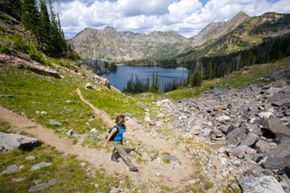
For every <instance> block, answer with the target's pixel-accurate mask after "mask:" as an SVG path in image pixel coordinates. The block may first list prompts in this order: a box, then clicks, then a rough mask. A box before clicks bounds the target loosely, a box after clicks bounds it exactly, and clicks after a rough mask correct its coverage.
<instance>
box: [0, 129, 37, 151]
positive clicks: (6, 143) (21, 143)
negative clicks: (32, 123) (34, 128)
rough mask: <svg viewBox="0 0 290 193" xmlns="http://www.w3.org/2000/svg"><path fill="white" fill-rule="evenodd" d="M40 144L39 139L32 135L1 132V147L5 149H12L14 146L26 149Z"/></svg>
mask: <svg viewBox="0 0 290 193" xmlns="http://www.w3.org/2000/svg"><path fill="white" fill-rule="evenodd" d="M38 144H39V141H38V140H37V139H35V138H32V137H27V136H24V135H18V134H8V133H1V132H0V149H4V150H11V149H14V148H22V149H26V148H30V147H33V146H35V145H38Z"/></svg>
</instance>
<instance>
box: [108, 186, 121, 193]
mask: <svg viewBox="0 0 290 193" xmlns="http://www.w3.org/2000/svg"><path fill="white" fill-rule="evenodd" d="M119 192H121V189H120V188H115V187H113V188H112V189H111V190H110V193H119Z"/></svg>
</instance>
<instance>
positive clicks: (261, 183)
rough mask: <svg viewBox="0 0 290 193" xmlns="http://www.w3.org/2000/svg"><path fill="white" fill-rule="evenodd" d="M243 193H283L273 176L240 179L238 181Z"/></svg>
mask: <svg viewBox="0 0 290 193" xmlns="http://www.w3.org/2000/svg"><path fill="white" fill-rule="evenodd" d="M238 182H239V184H240V186H241V189H242V191H243V193H285V192H284V190H283V188H282V186H281V185H280V183H279V182H278V181H277V180H276V179H275V178H274V177H273V176H262V177H253V176H246V177H241V178H240V179H239V180H238Z"/></svg>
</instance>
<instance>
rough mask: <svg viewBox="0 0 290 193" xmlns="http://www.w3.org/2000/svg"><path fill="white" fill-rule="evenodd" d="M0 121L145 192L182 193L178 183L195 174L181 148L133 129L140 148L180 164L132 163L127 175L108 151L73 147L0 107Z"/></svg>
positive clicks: (101, 114)
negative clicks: (163, 188) (168, 192)
mask: <svg viewBox="0 0 290 193" xmlns="http://www.w3.org/2000/svg"><path fill="white" fill-rule="evenodd" d="M77 94H78V95H79V96H80V99H81V100H82V101H83V102H84V103H85V104H87V105H88V106H89V107H90V108H91V109H92V110H93V112H94V113H95V114H96V115H97V116H98V117H99V118H101V119H102V120H103V122H104V123H105V124H106V125H108V126H109V125H110V126H111V125H113V124H114V122H113V121H112V120H111V118H110V116H109V115H108V114H107V113H105V112H103V111H101V110H99V109H97V108H95V107H94V106H93V105H92V104H91V103H89V102H88V101H86V100H85V99H84V98H83V96H82V95H81V92H80V91H79V90H78V91H77ZM0 121H2V122H7V123H9V124H10V125H11V127H12V128H14V129H13V130H14V131H15V132H20V131H24V132H26V133H28V134H31V135H33V136H34V137H36V138H37V139H39V140H41V141H42V142H43V143H44V144H47V145H50V146H53V147H55V148H56V149H57V150H58V151H60V152H63V153H64V154H67V155H68V154H69V155H75V156H76V157H77V158H78V159H79V160H84V161H87V162H89V163H90V164H91V165H92V166H93V167H94V168H97V169H100V168H104V170H105V172H106V173H107V174H108V175H110V176H114V175H115V174H119V175H127V176H128V177H129V178H130V181H131V182H132V183H133V184H136V185H141V186H144V187H145V188H147V189H148V192H156V191H157V190H158V188H159V185H160V184H163V185H166V186H168V187H170V188H172V190H175V191H177V192H179V191H181V190H180V187H182V186H183V185H181V184H182V183H183V182H184V181H186V180H187V179H190V178H191V176H192V175H193V174H194V162H193V160H191V159H190V158H188V157H187V156H186V155H185V154H184V153H183V151H182V150H181V149H178V147H177V146H174V145H172V144H170V143H168V142H167V141H165V140H163V139H161V138H158V137H155V138H152V136H149V135H148V134H146V133H145V132H144V131H140V130H136V129H135V130H134V131H133V132H134V134H135V136H136V137H137V136H138V137H137V138H138V139H137V140H138V141H140V143H141V144H142V145H145V146H150V147H152V148H154V149H156V150H158V151H162V152H170V154H171V155H174V156H175V157H177V158H178V159H179V160H180V162H181V165H176V164H166V163H163V161H162V159H155V160H153V161H146V162H141V163H136V162H135V161H134V160H133V162H135V163H136V165H137V167H138V168H139V172H138V173H132V172H129V170H128V169H127V167H126V166H125V164H124V163H123V162H122V161H120V162H119V163H115V162H112V161H111V160H110V156H111V153H110V152H109V153H108V152H106V151H105V150H96V149H92V148H89V147H85V146H82V145H81V144H78V143H77V144H73V143H72V141H71V140H69V139H67V138H65V137H60V136H58V135H57V134H55V133H54V132H53V130H51V129H47V128H44V127H42V126H40V125H38V124H36V123H34V122H32V121H31V120H30V119H28V118H26V117H23V116H21V115H18V114H16V113H14V112H12V111H10V110H8V109H6V108H3V107H1V106H0ZM140 136H142V137H140ZM133 141H134V139H133ZM135 141H136V140H135ZM177 188H179V189H177ZM149 190H150V191H149Z"/></svg>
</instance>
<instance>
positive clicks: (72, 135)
mask: <svg viewBox="0 0 290 193" xmlns="http://www.w3.org/2000/svg"><path fill="white" fill-rule="evenodd" d="M66 134H67V136H69V137H77V136H78V134H77V132H75V131H74V130H73V129H71V130H69V131H68V132H66Z"/></svg>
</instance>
